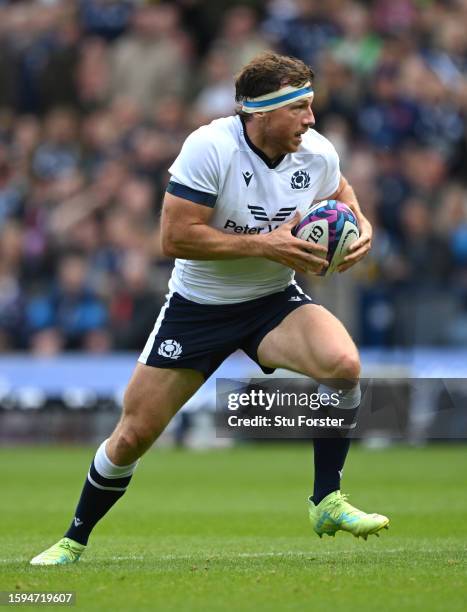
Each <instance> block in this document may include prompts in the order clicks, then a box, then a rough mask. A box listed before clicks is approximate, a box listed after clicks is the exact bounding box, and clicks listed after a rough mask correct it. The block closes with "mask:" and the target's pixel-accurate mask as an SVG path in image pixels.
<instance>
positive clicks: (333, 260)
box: [292, 200, 360, 276]
mask: <svg viewBox="0 0 467 612" xmlns="http://www.w3.org/2000/svg"><path fill="white" fill-rule="evenodd" d="M292 233H293V235H294V236H296V237H297V238H301V239H302V240H306V241H307V242H314V243H315V244H320V245H322V246H324V247H325V248H327V250H328V253H327V260H328V262H329V266H328V268H327V269H326V271H325V272H324V273H323V274H322V276H328V275H329V274H332V273H333V272H334V271H335V270H336V268H337V267H338V266H339V264H340V263H341V262H342V260H343V259H344V257H345V256H346V255H347V253H348V249H349V246H350V245H351V244H352V243H353V242H355V240H357V238H358V237H359V236H360V232H359V229H358V223H357V219H356V217H355V215H354V213H353V212H352V210H351V209H350V208H349V207H348V206H347V204H344V203H343V202H339V201H338V200H324V201H323V202H318V204H313V205H312V206H311V207H310V208H309V209H308V210H307V212H306V213H305V216H304V217H303V219H302V220H301V221H300V223H299V224H298V225H296V226H295V227H294V229H293V231H292Z"/></svg>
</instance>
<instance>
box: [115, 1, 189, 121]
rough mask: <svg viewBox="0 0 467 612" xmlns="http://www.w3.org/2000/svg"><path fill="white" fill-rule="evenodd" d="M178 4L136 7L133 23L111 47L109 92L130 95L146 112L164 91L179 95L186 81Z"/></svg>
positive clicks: (185, 65)
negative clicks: (110, 90)
mask: <svg viewBox="0 0 467 612" xmlns="http://www.w3.org/2000/svg"><path fill="white" fill-rule="evenodd" d="M178 20H179V14H178V11H177V7H176V6H174V5H169V4H161V5H158V6H144V7H140V8H138V9H137V10H135V12H134V14H133V19H132V27H131V29H130V31H129V32H128V34H126V35H125V36H123V37H121V38H120V39H119V40H118V41H117V42H116V44H115V46H114V48H113V50H112V58H111V60H112V67H113V68H112V92H113V95H114V96H120V97H121V96H130V97H131V98H132V99H133V100H134V101H135V102H136V104H137V105H138V106H139V108H141V109H143V111H144V112H145V113H147V114H149V113H150V112H151V111H152V110H153V109H154V106H155V105H156V104H157V102H158V101H159V100H161V99H162V98H163V97H165V96H166V95H167V94H175V95H180V94H181V93H183V90H184V88H185V86H186V81H187V69H188V65H187V63H188V62H187V58H186V57H185V55H184V42H185V41H184V39H183V36H182V33H181V32H180V30H179V23H178Z"/></svg>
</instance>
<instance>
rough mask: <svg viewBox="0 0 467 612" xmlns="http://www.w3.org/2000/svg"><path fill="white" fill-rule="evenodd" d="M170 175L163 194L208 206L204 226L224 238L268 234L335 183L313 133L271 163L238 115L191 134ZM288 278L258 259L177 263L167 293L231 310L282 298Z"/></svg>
mask: <svg viewBox="0 0 467 612" xmlns="http://www.w3.org/2000/svg"><path fill="white" fill-rule="evenodd" d="M169 172H170V174H171V181H170V183H169V186H168V188H167V191H168V192H169V193H172V194H174V195H176V196H179V197H182V198H185V199H187V200H191V201H193V202H197V203H199V204H200V205H205V206H210V207H212V208H213V211H214V214H213V216H212V218H211V220H210V225H211V226H212V227H215V228H217V229H219V230H221V231H223V232H226V233H230V234H233V233H235V234H265V233H268V232H271V231H273V230H274V229H275V228H277V227H279V225H281V224H282V223H285V222H287V221H290V220H291V219H292V217H293V216H294V214H295V211H296V210H298V211H299V212H300V213H301V214H303V213H304V212H305V211H306V210H307V209H308V207H309V206H310V204H311V203H312V202H313V201H314V200H323V199H326V198H327V197H329V196H330V195H332V194H333V193H334V192H335V191H336V190H337V188H338V185H339V180H340V170H339V158H338V156H337V153H336V150H335V149H334V147H333V145H332V144H331V143H330V142H329V140H327V139H326V138H325V137H324V136H322V135H321V134H318V132H316V131H315V130H311V129H310V130H308V131H307V132H306V133H305V134H304V135H303V136H302V142H301V144H300V147H299V149H298V150H297V152H295V153H288V154H287V155H285V156H283V157H281V158H279V159H278V160H276V161H275V162H274V163H271V161H270V160H269V159H268V158H267V157H266V156H265V155H264V153H262V152H261V151H260V150H259V149H257V148H256V147H255V145H254V144H253V143H252V142H251V141H250V139H249V138H248V135H247V134H246V129H245V128H244V124H243V122H242V120H241V118H240V117H239V116H232V117H226V118H223V119H216V120H215V121H213V122H212V123H210V124H209V125H205V126H202V127H200V128H198V129H197V130H196V131H194V132H193V133H192V134H190V136H188V138H187V139H186V141H185V143H184V144H183V147H182V149H181V151H180V154H179V155H178V157H177V159H176V160H175V162H174V163H173V165H172V166H171V167H170V169H169ZM245 255H248V251H246V252H245ZM293 278H294V271H293V270H291V269H290V268H288V267H286V266H283V265H282V264H279V263H276V262H273V261H269V260H268V259H265V258H262V257H245V258H240V259H229V260H215V261H199V260H191V259H176V260H175V267H174V270H173V273H172V277H171V279H170V282H169V289H170V291H177V292H178V293H179V294H180V295H182V296H183V297H184V298H186V299H188V300H192V301H194V302H198V303H201V304H231V303H235V302H243V301H246V300H252V299H255V298H258V297H262V296H264V295H267V294H269V293H274V292H276V291H281V290H283V289H285V288H286V287H287V286H288V285H290V283H292V282H293Z"/></svg>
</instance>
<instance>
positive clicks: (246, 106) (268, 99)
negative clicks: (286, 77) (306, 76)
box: [242, 81, 313, 113]
mask: <svg viewBox="0 0 467 612" xmlns="http://www.w3.org/2000/svg"><path fill="white" fill-rule="evenodd" d="M312 95H313V90H312V89H311V83H310V81H308V82H307V83H305V85H302V86H301V87H294V86H293V85H287V86H286V87H282V88H281V89H278V90H277V91H273V92H271V93H268V94H265V95H264V96H258V97H257V98H247V99H246V100H243V102H242V111H243V112H244V113H264V112H265V111H272V110H276V108H281V107H282V106H287V104H291V103H292V102H297V101H298V100H302V99H303V98H310V97H311V96H312Z"/></svg>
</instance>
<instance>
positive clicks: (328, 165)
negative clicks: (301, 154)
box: [315, 139, 341, 200]
mask: <svg viewBox="0 0 467 612" xmlns="http://www.w3.org/2000/svg"><path fill="white" fill-rule="evenodd" d="M322 155H323V158H324V161H325V171H324V174H323V180H322V184H321V187H320V189H319V191H318V193H317V194H316V196H315V200H324V199H326V198H329V196H331V195H332V194H333V193H335V192H336V191H337V189H338V187H339V183H340V179H341V170H340V166H339V156H338V155H337V151H336V149H335V148H334V145H333V144H332V143H331V142H329V140H327V139H326V146H325V147H323V151H322Z"/></svg>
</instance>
